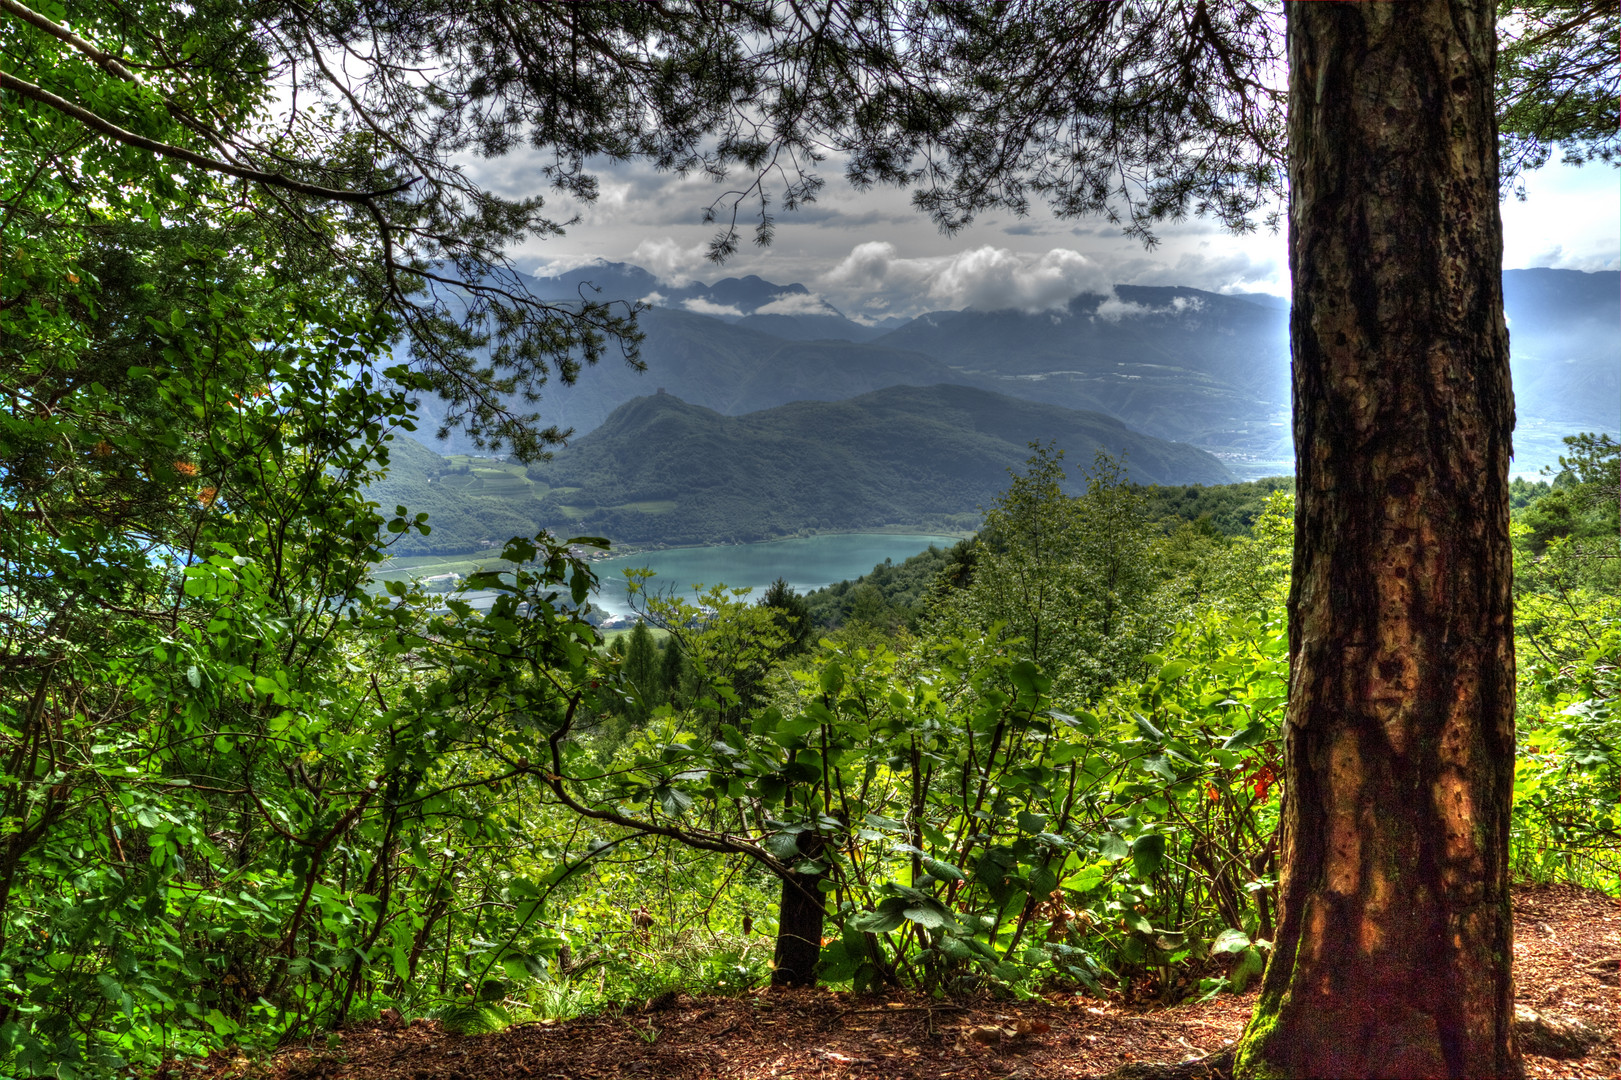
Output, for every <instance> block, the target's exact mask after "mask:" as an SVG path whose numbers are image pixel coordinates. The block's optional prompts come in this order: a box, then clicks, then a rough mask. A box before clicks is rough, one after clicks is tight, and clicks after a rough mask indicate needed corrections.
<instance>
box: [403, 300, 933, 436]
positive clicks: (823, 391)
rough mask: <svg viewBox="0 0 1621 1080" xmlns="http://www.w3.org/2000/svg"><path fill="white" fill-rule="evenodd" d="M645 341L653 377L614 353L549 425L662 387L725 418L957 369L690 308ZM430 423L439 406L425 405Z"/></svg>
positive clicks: (561, 402) (672, 313)
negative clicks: (792, 335)
mask: <svg viewBox="0 0 1621 1080" xmlns="http://www.w3.org/2000/svg"><path fill="white" fill-rule="evenodd" d="M640 321H641V327H642V330H643V331H644V332H645V333H646V335H647V339H646V341H645V342H644V344H643V346H642V359H643V360H645V361H646V363H647V370H646V371H645V372H637V371H635V370H634V369H632V368H630V367H629V366H627V365H625V364H624V363H621V362H620V361H618V360H617V359H614V358H613V350H612V349H610V350H609V353H610V357H609V358H608V359H605V360H604V361H603V362H602V363H600V364H598V365H597V366H595V367H593V368H588V369H587V370H585V371H584V372H582V373H581V375H580V378H579V381H578V382H576V383H575V385H573V386H569V387H558V388H557V389H556V390H555V391H553V392H551V393H549V394H547V395H546V396H545V397H544V398H543V399H542V400H541V401H540V402H539V403H538V404H536V405H532V406H523V405H520V406H519V408H522V409H523V410H524V411H538V412H539V413H540V416H541V421H542V423H543V424H557V425H558V426H560V427H563V428H573V429H574V430H575V431H576V432H577V433H578V434H584V433H586V432H588V431H591V430H592V429H594V428H595V427H596V426H597V425H598V424H601V423H602V422H603V421H604V420H605V419H607V417H608V414H609V413H611V412H613V411H614V410H615V409H617V408H618V407H619V406H620V405H623V404H624V403H625V402H627V401H629V400H630V399H631V398H634V397H638V396H641V395H645V394H652V393H655V392H656V391H658V390H661V389H662V390H664V391H666V392H668V393H670V394H673V395H674V396H676V397H679V398H682V399H683V400H686V401H690V402H693V403H695V404H701V405H704V406H706V407H708V408H711V409H715V410H717V411H719V412H723V413H730V414H736V413H746V412H753V411H755V410H758V409H766V408H770V407H771V406H773V405H782V404H785V403H787V402H790V401H797V400H801V399H815V400H819V401H835V400H838V399H839V398H846V397H851V396H853V395H855V394H864V393H866V392H868V391H869V390H877V389H879V388H880V387H884V386H894V385H897V384H910V385H918V386H925V385H928V384H930V383H937V382H948V381H952V380H953V378H954V373H953V372H952V370H951V369H950V368H948V367H947V366H946V365H944V364H942V363H940V362H939V361H938V360H934V359H931V358H929V357H927V356H924V355H922V354H921V353H916V352H908V351H906V350H904V349H895V348H889V347H884V346H879V345H871V344H859V343H856V342H851V341H836V340H814V341H788V340H784V339H782V338H780V337H774V336H772V335H770V334H764V333H761V332H759V331H758V330H755V329H752V328H751V327H749V326H747V325H745V324H744V323H743V322H725V321H722V320H720V319H714V318H710V317H708V316H704V315H695V314H692V313H691V312H687V311H679V310H675V309H672V308H666V307H658V308H654V309H653V310H651V311H648V312H645V313H643V314H642V315H641V317H640ZM423 412H424V413H425V414H426V417H425V419H426V421H427V424H425V425H424V426H428V425H432V424H434V423H435V422H436V416H437V413H436V410H435V403H434V402H433V401H431V400H430V401H424V402H423ZM435 446H436V448H437V449H439V450H440V451H441V452H443V453H450V452H468V451H471V449H472V447H471V445H470V444H469V443H468V442H467V441H466V440H465V439H462V438H457V437H452V438H451V439H448V440H445V441H444V442H440V443H436V444H435Z"/></svg>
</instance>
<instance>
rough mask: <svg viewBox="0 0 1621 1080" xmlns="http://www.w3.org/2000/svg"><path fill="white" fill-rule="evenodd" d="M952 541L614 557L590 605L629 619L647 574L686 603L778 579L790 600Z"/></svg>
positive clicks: (858, 538) (866, 540)
mask: <svg viewBox="0 0 1621 1080" xmlns="http://www.w3.org/2000/svg"><path fill="white" fill-rule="evenodd" d="M957 540H958V538H957V537H955V536H941V535H935V534H931V533H830V534H827V535H823V536H802V537H796V538H795V539H792V540H770V541H766V542H764V543H758V544H722V545H717V546H714V547H684V548H667V549H665V550H663V551H644V552H642V553H640V554H637V555H620V556H616V557H614V558H611V559H602V560H599V561H597V562H595V563H593V564H592V568H593V569H594V570H595V571H596V573H597V578H598V580H599V581H600V582H601V586H600V587H599V588H598V590H597V593H596V595H594V596H593V597H592V598H591V603H592V604H593V605H594V606H595V607H596V608H597V609H598V610H600V611H602V612H603V613H604V614H606V615H630V614H632V611H631V608H630V603H629V601H628V599H627V596H626V591H625V574H624V572H625V571H626V570H627V569H639V568H642V567H646V568H647V569H649V570H652V571H653V573H654V574H655V575H656V576H655V577H654V578H653V579H652V580H651V581H650V582H648V587H649V588H651V589H657V590H659V591H661V592H662V591H668V590H670V589H672V588H673V589H674V590H675V592H676V593H678V594H679V595H681V596H683V597H685V598H687V599H689V600H690V599H692V587H693V586H694V585H703V586H705V587H706V588H707V587H708V586H710V585H717V584H725V585H726V586H728V587H729V588H740V589H741V588H746V589H749V590H751V592H752V593H756V594H757V593H760V592H763V591H764V590H765V589H766V588H767V587H768V586H769V585H770V584H771V583H772V582H773V581H775V580H777V578H779V577H781V578H785V579H787V581H788V584H789V585H792V586H793V587H794V591H795V592H801V593H803V592H809V591H811V590H812V589H820V588H822V587H823V586H825V585H831V584H833V583H834V582H835V581H844V580H846V579H850V578H858V577H860V576H861V575H862V574H865V573H867V572H869V571H870V570H871V569H872V568H873V567H874V566H877V565H878V564H879V563H881V562H883V561H884V560H885V559H892V560H894V561H895V562H897V563H898V562H902V561H904V560H905V559H907V558H910V557H911V556H913V555H916V554H917V553H918V552H920V551H923V550H925V549H926V548H928V546H929V545H930V544H934V545H936V546H938V547H950V546H951V545H952V544H955V543H956V542H957ZM465 599H466V600H467V601H468V602H469V603H471V604H473V606H474V607H478V608H485V607H488V606H489V604H490V603H491V602H492V601H493V599H494V594H493V593H468V594H466V596H465Z"/></svg>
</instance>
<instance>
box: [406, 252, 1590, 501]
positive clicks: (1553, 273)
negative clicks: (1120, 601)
mask: <svg viewBox="0 0 1621 1080" xmlns="http://www.w3.org/2000/svg"><path fill="white" fill-rule="evenodd" d="M1503 280H1504V291H1505V298H1506V303H1507V311H1508V319H1509V325H1510V333H1511V339H1512V344H1513V363H1514V377H1515V387H1516V399H1517V406H1518V414H1519V417H1520V429H1519V433H1518V435H1517V437H1516V445H1517V448H1518V450H1519V457H1518V458H1517V460H1516V469H1517V470H1522V469H1526V468H1535V467H1537V466H1538V465H1540V464H1545V463H1548V462H1551V461H1552V460H1553V457H1554V456H1555V455H1556V454H1557V452H1558V450H1559V449H1560V443H1559V436H1560V435H1563V434H1570V433H1573V432H1574V431H1577V430H1605V431H1611V432H1614V431H1618V430H1621V365H1618V364H1617V363H1616V362H1615V345H1614V343H1615V340H1616V337H1617V332H1618V329H1621V274H1618V273H1616V272H1614V271H1610V272H1603V273H1596V274H1589V273H1581V272H1579V271H1570V270H1549V269H1536V270H1510V271H1507V272H1505V274H1504V277H1503ZM526 284H528V285H529V287H530V288H531V290H532V291H534V292H535V293H536V294H537V295H539V296H543V297H547V298H556V299H565V300H566V299H570V298H574V299H578V298H579V297H581V296H582V295H589V296H592V297H594V298H599V299H625V300H632V301H636V300H645V301H647V302H650V303H652V304H654V307H653V309H652V310H650V311H647V312H645V313H644V314H643V315H642V316H641V324H642V327H643V329H644V331H645V332H646V335H647V339H646V342H645V343H644V345H643V349H642V357H643V359H644V360H645V361H646V362H647V371H646V372H645V373H638V372H636V371H633V370H631V369H630V368H628V367H626V366H624V365H620V364H616V363H613V362H612V361H608V362H604V363H603V364H602V365H599V366H598V367H596V368H594V369H592V370H589V371H587V372H585V373H584V374H582V376H581V378H580V380H579V382H578V383H577V384H576V385H575V386H573V387H568V388H563V389H559V390H558V391H557V392H556V393H554V394H552V395H550V396H549V398H548V399H546V400H544V401H543V402H541V404H540V405H539V411H540V413H541V417H542V419H543V421H544V422H546V423H556V424H558V425H559V426H561V427H565V428H573V429H574V430H575V432H576V434H577V435H583V434H585V433H587V432H590V431H592V430H593V429H595V428H596V427H598V426H599V425H600V424H602V423H603V422H604V421H605V420H606V419H607V418H608V416H609V415H610V414H611V413H612V412H613V411H614V410H615V409H616V408H618V407H619V406H620V405H622V404H624V403H625V402H627V401H629V400H631V399H632V398H634V397H638V396H642V395H647V394H651V393H655V392H656V391H657V390H659V389H663V390H665V391H666V392H667V393H668V394H670V395H674V396H676V397H679V398H681V399H682V400H684V401H686V402H688V403H691V404H695V405H701V406H704V407H707V408H710V409H713V410H715V411H717V412H720V413H724V414H728V415H741V414H744V413H749V412H754V411H758V410H761V409H768V408H772V407H774V406H777V405H784V404H787V403H789V402H793V401H801V400H819V401H836V400H840V399H843V398H846V397H850V396H854V395H857V394H863V393H868V392H871V391H873V390H877V389H881V388H883V387H888V386H900V385H909V386H929V385H936V384H941V383H955V384H958V385H962V386H967V387H972V388H975V389H979V390H984V391H992V392H995V393H1000V394H1005V395H1008V396H1011V397H1018V398H1025V399H1028V400H1032V401H1039V402H1043V403H1047V404H1054V405H1060V406H1064V407H1067V408H1074V409H1082V410H1090V411H1097V412H1103V413H1107V414H1109V415H1111V416H1114V417H1116V418H1118V419H1119V420H1121V421H1123V422H1124V423H1125V424H1127V425H1128V426H1130V427H1133V428H1136V429H1138V430H1140V431H1142V432H1144V433H1146V434H1149V435H1154V436H1157V437H1160V438H1168V439H1175V440H1181V441H1186V442H1190V443H1192V444H1194V445H1196V446H1199V447H1202V448H1204V449H1206V450H1209V451H1210V452H1212V453H1214V454H1216V455H1217V456H1218V457H1220V458H1222V460H1224V461H1225V462H1227V464H1228V465H1229V466H1230V467H1232V468H1233V469H1234V470H1235V471H1236V472H1238V473H1241V474H1243V475H1247V476H1254V475H1260V474H1268V473H1273V474H1275V473H1278V472H1288V471H1290V469H1291V467H1292V448H1291V444H1290V426H1289V375H1288V371H1289V350H1288V310H1287V304H1286V302H1285V301H1283V300H1282V299H1281V298H1278V297H1273V296H1269V295H1265V294H1255V295H1247V296H1226V295H1220V294H1216V293H1210V292H1204V291H1201V290H1198V289H1190V288H1176V287H1164V288H1157V287H1147V286H1131V285H1119V286H1116V287H1115V288H1114V289H1113V290H1112V291H1111V293H1110V294H1108V295H1107V296H1102V295H1081V296H1077V297H1075V298H1074V299H1073V300H1071V301H1070V302H1069V303H1068V304H1067V305H1066V306H1065V307H1064V308H1062V309H1060V310H1050V311H1042V312H1035V313H1030V312H1022V311H1011V310H1010V311H979V310H975V309H968V310H964V311H941V312H930V313H927V314H924V315H920V316H918V317H917V318H915V319H912V320H909V321H900V320H890V322H889V323H888V324H884V325H874V326H868V325H864V324H862V323H858V322H855V321H854V320H851V319H848V318H846V317H845V316H844V315H843V314H842V313H841V312H839V311H838V310H837V309H835V308H833V307H832V306H831V305H828V304H827V303H826V302H825V301H823V300H821V299H820V298H818V297H817V296H816V295H815V294H814V293H812V292H811V291H810V290H809V289H807V288H806V287H805V286H804V285H801V284H788V285H783V284H777V283H774V282H770V281H766V280H764V279H762V278H759V277H752V276H751V277H743V278H727V279H724V280H722V281H717V282H714V283H711V284H706V283H704V282H691V283H688V284H685V285H682V286H679V287H675V286H671V285H669V284H667V283H661V282H660V281H659V280H658V279H657V278H655V277H654V276H653V275H652V274H650V273H648V272H647V271H646V270H643V269H641V268H639V267H635V266H630V265H628V264H623V263H607V264H600V265H593V266H587V267H581V268H578V269H575V270H572V271H569V272H568V273H565V274H560V275H556V276H552V277H543V278H532V279H529V281H528V282H526ZM593 287H595V288H597V289H599V290H600V291H598V292H592V291H591V290H592V288H593ZM424 408H425V411H426V412H428V413H429V414H430V416H429V418H430V419H432V414H433V413H434V412H435V410H434V407H433V403H432V402H425V403H424ZM446 448H447V449H452V450H466V449H470V447H468V446H466V445H465V444H463V443H460V442H458V441H455V440H452V441H451V442H450V443H449V444H448V446H447V447H446Z"/></svg>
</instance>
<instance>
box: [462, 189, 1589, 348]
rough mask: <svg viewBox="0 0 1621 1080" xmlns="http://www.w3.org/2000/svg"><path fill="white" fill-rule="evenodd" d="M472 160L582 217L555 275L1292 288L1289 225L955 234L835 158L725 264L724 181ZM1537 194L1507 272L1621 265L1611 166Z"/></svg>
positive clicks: (1508, 217)
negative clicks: (770, 236)
mask: <svg viewBox="0 0 1621 1080" xmlns="http://www.w3.org/2000/svg"><path fill="white" fill-rule="evenodd" d="M475 168H476V170H477V172H478V173H479V174H481V175H480V178H481V179H482V180H484V182H485V183H487V184H489V185H490V186H491V187H493V188H495V189H496V190H498V191H501V192H502V193H503V194H508V195H514V196H516V195H533V194H540V195H542V196H543V197H545V198H546V200H547V205H548V209H549V210H551V211H553V212H555V213H556V214H557V215H558V217H559V218H563V219H567V218H569V217H572V216H574V215H576V214H577V215H578V216H579V220H578V222H577V223H575V224H574V225H572V226H570V227H569V228H568V230H567V234H566V235H565V236H563V237H561V238H548V239H546V240H544V241H535V242H532V243H531V244H529V245H528V246H526V247H524V248H523V249H522V250H521V251H520V252H518V266H519V268H520V269H523V270H530V271H539V272H543V273H544V272H557V271H561V270H565V269H570V268H572V267H575V266H578V265H580V264H582V263H586V262H590V261H592V260H596V259H603V260H609V261H616V262H630V263H635V264H637V265H640V266H642V267H645V268H646V269H648V270H650V271H652V272H653V273H655V274H657V275H658V276H659V277H660V278H662V279H665V280H667V281H669V282H671V283H672V284H677V285H679V284H685V283H686V282H688V281H691V280H694V279H697V280H701V281H714V280H716V279H718V278H722V277H732V276H737V277H741V276H744V275H746V274H758V275H760V276H761V277H763V278H766V279H768V280H770V281H775V282H779V283H784V284H786V283H790V282H801V283H803V284H804V285H805V286H806V287H808V288H809V289H811V290H812V291H813V293H815V294H816V295H818V296H819V297H822V298H825V299H826V300H827V301H828V302H830V303H832V304H833V305H835V306H837V307H838V308H839V309H840V310H842V311H843V312H845V313H846V314H848V315H850V316H852V317H854V318H859V319H862V320H863V321H870V320H872V319H874V318H881V317H883V316H884V315H891V314H892V315H908V316H909V315H914V314H917V313H919V312H921V311H926V310H932V309H946V308H953V309H954V308H963V307H969V306H976V307H981V308H1001V307H1020V308H1024V309H1027V310H1039V309H1041V308H1045V307H1052V306H1059V305H1062V304H1063V303H1064V302H1065V301H1067V300H1068V299H1069V298H1070V297H1072V296H1074V295H1076V294H1077V293H1080V292H1107V291H1108V289H1109V287H1110V286H1111V285H1113V284H1115V283H1128V284H1142V285H1190V286H1194V287H1196V288H1201V289H1209V290H1211V291H1214V292H1270V293H1275V294H1278V295H1286V294H1287V292H1288V263H1287V256H1286V251H1285V244H1284V237H1283V236H1282V235H1281V234H1270V233H1267V232H1265V231H1262V232H1259V233H1257V234H1253V235H1248V236H1235V235H1232V234H1230V233H1227V232H1224V231H1223V230H1222V229H1221V228H1220V227H1219V226H1217V225H1216V224H1215V223H1213V222H1209V221H1203V220H1192V221H1187V222H1183V223H1180V224H1166V225H1164V226H1163V227H1162V228H1161V229H1160V238H1161V241H1162V242H1161V244H1160V245H1159V246H1158V247H1157V248H1155V249H1153V250H1151V251H1150V250H1145V249H1144V248H1143V247H1142V245H1141V244H1139V243H1137V242H1136V241H1134V240H1130V239H1127V238H1125V237H1123V236H1121V235H1120V230H1119V228H1118V226H1112V225H1110V224H1109V223H1107V222H1105V221H1101V220H1058V219H1055V218H1053V217H1052V216H1051V215H1050V214H1047V213H1045V212H1044V211H1041V210H1038V211H1037V212H1035V213H1033V214H1032V215H1031V216H1030V217H1027V218H1023V219H1019V218H1015V217H1013V216H1011V215H1007V214H988V215H986V216H984V217H982V218H981V219H980V220H978V221H976V222H975V223H974V224H973V225H972V226H970V227H969V228H967V229H965V230H963V231H962V232H960V233H958V234H956V235H954V236H949V237H948V236H943V235H941V234H940V233H939V232H938V231H937V230H936V229H935V228H934V227H933V226H932V225H931V224H930V223H929V221H928V220H927V218H926V217H925V216H924V215H923V214H921V213H919V212H917V211H915V210H913V209H912V207H911V206H910V204H909V202H908V196H907V194H906V193H905V192H902V191H897V190H894V189H875V190H871V191H867V192H857V191H855V190H853V189H852V188H850V187H849V186H848V185H847V184H845V183H844V182H843V181H842V179H841V178H840V176H839V175H838V169H837V168H836V166H835V165H834V164H833V163H832V162H829V163H826V165H825V167H824V168H823V170H822V172H821V175H822V176H823V177H824V178H825V179H826V181H827V185H826V187H825V188H824V190H823V191H822V193H821V194H820V196H819V197H818V199H817V201H816V202H815V203H814V204H812V205H809V206H806V207H803V208H801V209H799V210H797V211H794V212H792V213H779V214H777V215H776V223H777V230H776V238H775V241H774V242H773V243H772V244H771V246H770V247H768V248H757V247H755V246H754V245H753V244H751V243H749V240H750V239H751V238H752V233H751V232H750V231H749V230H750V227H751V226H752V221H751V220H749V219H747V218H746V216H743V217H740V222H741V224H742V226H743V229H744V233H743V241H742V243H741V244H740V246H739V250H738V253H737V254H736V255H734V256H733V257H732V258H731V259H729V260H728V261H727V262H726V264H725V265H724V266H721V267H717V266H715V265H714V264H713V263H710V262H708V261H707V260H706V258H705V249H706V245H707V243H708V241H709V239H710V238H711V237H712V236H713V235H714V234H715V232H716V228H717V227H716V226H715V225H706V224H705V223H704V220H703V216H704V209H705V207H707V206H709V205H710V204H711V203H712V202H714V201H715V200H716V199H717V197H721V196H723V194H724V193H725V191H726V190H727V186H726V185H716V184H715V183H714V182H712V181H711V180H710V179H708V178H706V177H701V176H693V177H687V178H685V179H682V178H678V177H675V176H672V175H668V174H661V173H657V172H655V171H653V170H652V169H651V168H649V167H647V166H645V165H640V164H633V165H628V166H621V167H618V168H613V169H605V170H601V171H599V173H598V176H599V178H600V181H601V194H600V197H599V198H598V199H597V200H596V202H595V203H591V204H585V205H579V204H575V203H573V202H571V201H570V200H569V199H567V198H566V197H562V196H560V195H558V193H556V192H549V191H547V190H545V189H544V188H542V189H540V190H538V191H537V190H536V186H535V185H537V184H538V183H539V182H540V181H539V177H538V175H537V174H536V172H535V171H534V170H532V169H530V168H528V167H526V164H525V162H524V161H523V160H522V158H521V157H513V158H506V159H501V160H497V161H493V162H480V163H477V165H476V166H475ZM1526 188H1527V194H1528V198H1527V199H1526V200H1525V201H1524V202H1520V201H1517V200H1513V199H1511V200H1509V201H1508V202H1506V203H1505V204H1504V206H1503V221H1504V234H1505V259H1504V266H1505V267H1507V268H1519V267H1530V266H1554V267H1563V268H1569V269H1579V270H1614V269H1617V268H1621V199H1617V197H1616V194H1617V174H1616V171H1615V170H1614V169H1612V168H1609V167H1607V166H1603V165H1590V166H1587V167H1585V168H1569V167H1565V166H1559V165H1551V166H1549V167H1547V168H1545V169H1543V170H1541V171H1540V172H1538V173H1535V174H1532V175H1531V176H1529V177H1527V182H1526ZM744 213H745V215H746V211H745V212H744Z"/></svg>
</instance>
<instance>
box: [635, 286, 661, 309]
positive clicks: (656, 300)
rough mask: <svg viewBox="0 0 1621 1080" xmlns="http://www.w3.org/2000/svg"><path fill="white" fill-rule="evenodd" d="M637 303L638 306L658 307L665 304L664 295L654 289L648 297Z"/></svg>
mask: <svg viewBox="0 0 1621 1080" xmlns="http://www.w3.org/2000/svg"><path fill="white" fill-rule="evenodd" d="M636 302H637V303H638V304H653V305H655V306H656V305H658V304H662V303H664V294H663V293H661V292H659V291H658V290H657V289H654V290H653V291H652V292H650V293H648V294H647V295H646V296H644V297H642V298H641V299H640V300H638V301H636Z"/></svg>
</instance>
